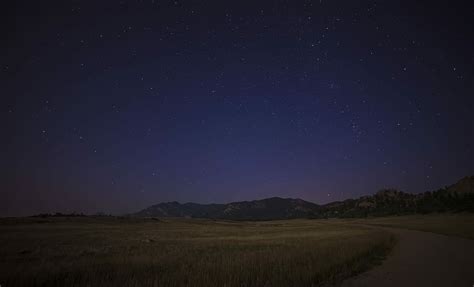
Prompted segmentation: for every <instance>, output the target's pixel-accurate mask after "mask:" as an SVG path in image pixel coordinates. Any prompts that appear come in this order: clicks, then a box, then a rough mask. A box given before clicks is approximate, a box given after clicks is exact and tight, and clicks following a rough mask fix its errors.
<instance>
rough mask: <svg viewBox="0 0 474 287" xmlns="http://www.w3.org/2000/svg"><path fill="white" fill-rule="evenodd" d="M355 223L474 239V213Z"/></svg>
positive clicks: (362, 220) (407, 216)
mask: <svg viewBox="0 0 474 287" xmlns="http://www.w3.org/2000/svg"><path fill="white" fill-rule="evenodd" d="M355 221H357V222H360V223H365V224H371V225H378V226H387V227H399V228H406V229H413V230H420V231H428V232H433V233H439V234H444V235H450V236H458V237H464V238H469V239H474V214H472V213H458V214H452V213H451V214H450V213H443V214H427V215H406V216H392V217H380V218H368V219H358V220H355Z"/></svg>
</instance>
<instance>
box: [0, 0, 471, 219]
mask: <svg viewBox="0 0 474 287" xmlns="http://www.w3.org/2000/svg"><path fill="white" fill-rule="evenodd" d="M43 2H44V3H43ZM413 2H417V3H413ZM435 2H436V1H435ZM466 3H467V2H466ZM10 5H12V6H11V7H6V8H7V9H6V10H5V11H8V14H9V16H8V17H7V27H6V28H7V32H6V34H5V36H4V38H6V41H5V42H4V43H3V44H2V50H3V52H2V53H1V58H0V59H1V63H0V64H1V79H2V80H1V81H2V85H1V88H0V89H1V90H0V91H1V94H2V110H1V112H2V122H3V123H4V124H5V126H6V127H5V128H4V134H6V136H5V137H2V145H4V148H2V151H3V153H4V155H3V156H2V157H4V159H5V160H2V165H1V167H2V178H3V179H2V188H1V191H0V192H1V194H0V196H1V198H0V210H1V211H0V215H29V214H34V213H40V212H55V211H62V212H72V211H76V212H86V213H90V212H96V211H104V212H107V213H109V212H111V213H123V212H132V211H136V210H138V209H141V208H143V207H146V206H148V205H151V204H154V203H157V202H161V201H174V200H177V201H181V202H188V201H194V202H200V203H208V202H228V201H237V200H251V199H258V198H263V197H270V196H282V197H298V198H302V199H306V200H309V201H313V202H316V203H325V202H329V201H334V200H341V199H346V198H350V197H357V196H361V195H365V194H371V193H374V192H375V191H377V190H378V189H380V188H383V187H395V188H399V189H401V190H403V191H407V192H423V191H426V190H433V189H437V188H440V187H443V186H445V185H448V184H451V183H454V182H455V181H456V180H458V179H460V178H461V177H463V176H465V175H469V174H473V173H474V163H473V162H474V155H473V150H472V149H473V141H474V113H473V95H474V68H473V67H474V52H473V51H474V44H473V42H474V41H473V37H472V31H473V29H474V25H473V19H474V18H473V17H474V13H473V10H472V9H471V8H469V6H467V5H465V4H464V3H462V2H457V3H454V4H452V3H448V2H445V1H444V2H442V3H440V4H438V3H432V2H426V3H424V5H422V4H420V2H419V1H327V0H321V1H319V0H318V1H232V2H227V1H158V0H154V1H153V0H142V1H46V2H45V1H41V2H38V1H15V2H14V3H13V4H12V3H11V4H10Z"/></svg>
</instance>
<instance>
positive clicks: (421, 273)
mask: <svg viewBox="0 0 474 287" xmlns="http://www.w3.org/2000/svg"><path fill="white" fill-rule="evenodd" d="M473 228H474V227H473ZM386 229H387V230H389V231H391V232H393V233H395V234H396V235H397V236H398V240H399V241H398V243H397V245H396V246H395V247H394V249H393V250H392V253H391V254H390V255H389V256H388V257H387V259H386V260H385V261H384V262H383V263H382V264H381V265H380V266H377V267H374V268H373V269H371V270H369V271H367V272H365V273H362V274H360V275H358V276H356V277H353V278H350V279H348V280H346V281H344V282H342V284H341V286H343V287H354V286H368V287H371V286H377V287H379V286H396V287H411V286H417V287H421V286H429V287H438V286H440V287H441V286H443V287H448V286H449V287H450V286H452V287H456V286H459V287H474V240H469V239H463V238H459V237H451V236H445V235H439V234H434V233H429V232H422V231H413V230H405V229H395V228H386Z"/></svg>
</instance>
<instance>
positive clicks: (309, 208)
mask: <svg viewBox="0 0 474 287" xmlns="http://www.w3.org/2000/svg"><path fill="white" fill-rule="evenodd" d="M445 211H454V212H461V211H469V212H474V176H468V177H465V178H463V179H461V180H460V181H458V182H457V183H456V184H454V185H451V186H449V187H446V188H442V189H439V190H437V191H432V192H430V191H428V192H424V193H419V194H411V193H406V192H402V191H398V190H396V189H382V190H380V191H378V192H377V193H375V194H374V195H370V196H363V197H360V198H358V199H347V200H344V201H337V202H331V203H328V204H325V205H318V204H315V203H312V202H308V201H305V200H302V199H293V198H280V197H272V198H266V199H261V200H253V201H240V202H231V203H226V204H198V203H191V202H189V203H184V204H181V203H178V202H176V201H174V202H165V203H159V204H156V205H153V206H150V207H148V208H145V209H143V210H141V211H139V212H137V213H135V214H133V216H138V217H194V218H215V219H229V220H274V219H291V218H330V217H366V216H386V215H401V214H413V213H430V212H445Z"/></svg>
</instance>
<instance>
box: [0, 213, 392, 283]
mask: <svg viewBox="0 0 474 287" xmlns="http://www.w3.org/2000/svg"><path fill="white" fill-rule="evenodd" d="M394 242H395V238H394V236H393V235H391V234H390V233H389V232H387V231H384V230H380V229H376V228H375V229H374V228H369V227H366V226H360V225H352V224H346V223H341V222H335V221H330V220H286V221H267V222H230V221H213V220H201V219H123V218H122V219H121V218H113V217H111V218H108V217H103V218H90V217H86V218H22V219H0V284H1V286H8V287H11V286H320V285H326V284H331V283H336V282H340V281H341V280H343V279H344V278H347V277H349V276H353V275H355V274H357V273H360V272H362V271H364V270H366V269H368V268H370V267H371V266H372V265H374V264H377V263H378V262H380V261H381V259H383V258H384V256H386V254H387V253H388V252H389V251H390V249H391V247H392V246H393V245H394Z"/></svg>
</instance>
